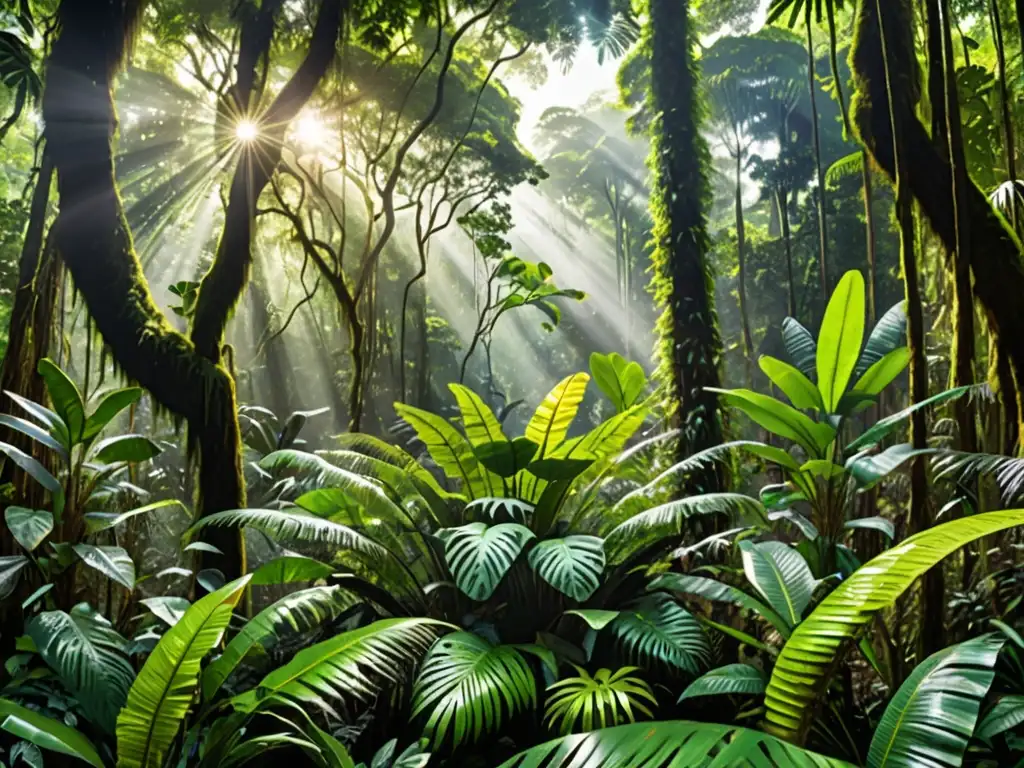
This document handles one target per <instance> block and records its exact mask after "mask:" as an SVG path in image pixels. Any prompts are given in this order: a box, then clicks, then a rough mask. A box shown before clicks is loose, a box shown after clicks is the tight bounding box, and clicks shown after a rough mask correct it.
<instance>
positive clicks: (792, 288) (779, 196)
mask: <svg viewBox="0 0 1024 768" xmlns="http://www.w3.org/2000/svg"><path fill="white" fill-rule="evenodd" d="M775 200H776V204H777V206H778V209H779V221H780V222H781V224H782V245H783V248H784V249H785V253H786V314H787V315H789V316H790V317H792V318H793V319H794V320H799V318H798V317H797V316H796V283H795V282H794V280H793V240H792V236H791V234H790V231H789V199H788V196H787V194H786V190H785V189H782V188H779V189H777V190H775Z"/></svg>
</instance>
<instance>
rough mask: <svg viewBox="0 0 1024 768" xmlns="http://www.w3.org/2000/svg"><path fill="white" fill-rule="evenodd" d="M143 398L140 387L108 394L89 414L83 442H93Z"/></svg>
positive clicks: (127, 388) (116, 390)
mask: <svg viewBox="0 0 1024 768" xmlns="http://www.w3.org/2000/svg"><path fill="white" fill-rule="evenodd" d="M141 398H142V389H140V388H139V387H126V388H124V389H115V390H114V391H113V392H108V393H107V394H106V395H104V396H103V399H102V400H100V402H99V405H97V406H96V409H95V410H94V411H93V412H92V413H91V414H89V417H88V418H87V419H86V420H85V429H84V431H83V433H82V439H83V440H91V439H92V438H94V437H96V435H98V434H99V433H100V432H102V431H103V429H104V428H105V427H106V426H107V425H108V424H109V423H110V422H111V421H113V420H114V419H115V418H116V417H117V415H118V414H119V413H121V411H123V410H124V409H125V408H130V407H131V406H133V405H134V404H135V403H137V402H138V401H139V400H140V399H141Z"/></svg>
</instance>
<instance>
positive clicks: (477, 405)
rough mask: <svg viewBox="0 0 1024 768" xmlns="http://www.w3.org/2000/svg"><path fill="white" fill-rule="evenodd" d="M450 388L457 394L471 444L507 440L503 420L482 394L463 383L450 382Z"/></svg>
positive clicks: (464, 427)
mask: <svg viewBox="0 0 1024 768" xmlns="http://www.w3.org/2000/svg"><path fill="white" fill-rule="evenodd" d="M448 389H450V390H451V391H452V394H454V395H455V401H456V402H457V403H458V404H459V410H460V411H461V412H462V431H463V432H464V433H465V435H466V439H467V440H469V444H470V445H471V446H473V447H474V448H476V447H477V446H479V445H486V444H487V443H494V442H500V441H507V439H508V438H506V437H505V434H504V433H503V432H502V431H501V422H499V421H498V417H497V416H495V415H494V412H493V411H492V410H491V409H490V407H489V406H488V405H487V403H485V402H484V401H483V400H482V399H481V397H480V395H478V394H477V393H476V392H474V391H473V390H471V389H470V388H469V387H464V386H462V385H461V384H449V385H448Z"/></svg>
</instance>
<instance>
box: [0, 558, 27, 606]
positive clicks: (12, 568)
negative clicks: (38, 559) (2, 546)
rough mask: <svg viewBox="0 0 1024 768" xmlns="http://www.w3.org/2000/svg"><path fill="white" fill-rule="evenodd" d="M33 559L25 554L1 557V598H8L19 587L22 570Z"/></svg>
mask: <svg viewBox="0 0 1024 768" xmlns="http://www.w3.org/2000/svg"><path fill="white" fill-rule="evenodd" d="M31 562H32V561H31V560H29V559H28V558H27V557H25V556H24V555H5V556H3V557H0V600H6V599H7V598H8V597H10V596H11V595H12V594H13V593H14V590H15V589H17V587H18V582H19V581H20V580H21V572H22V571H23V570H24V569H25V566H27V565H28V564H29V563H31Z"/></svg>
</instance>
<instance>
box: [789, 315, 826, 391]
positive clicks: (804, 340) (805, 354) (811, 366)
mask: <svg viewBox="0 0 1024 768" xmlns="http://www.w3.org/2000/svg"><path fill="white" fill-rule="evenodd" d="M782 343H783V344H784V345H785V347H786V354H787V355H789V360H790V362H791V363H793V365H795V366H796V367H797V369H798V370H799V371H800V372H801V373H803V375H804V376H806V377H807V378H808V379H811V380H812V381H813V380H814V377H815V376H817V375H818V373H817V368H816V362H815V360H816V358H817V354H818V345H817V343H816V342H815V341H814V336H812V335H811V332H810V331H808V330H807V329H806V328H804V327H803V326H802V325H800V323H799V322H797V321H796V320H795V319H794V318H792V317H787V318H786V319H785V320H783V321H782Z"/></svg>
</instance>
